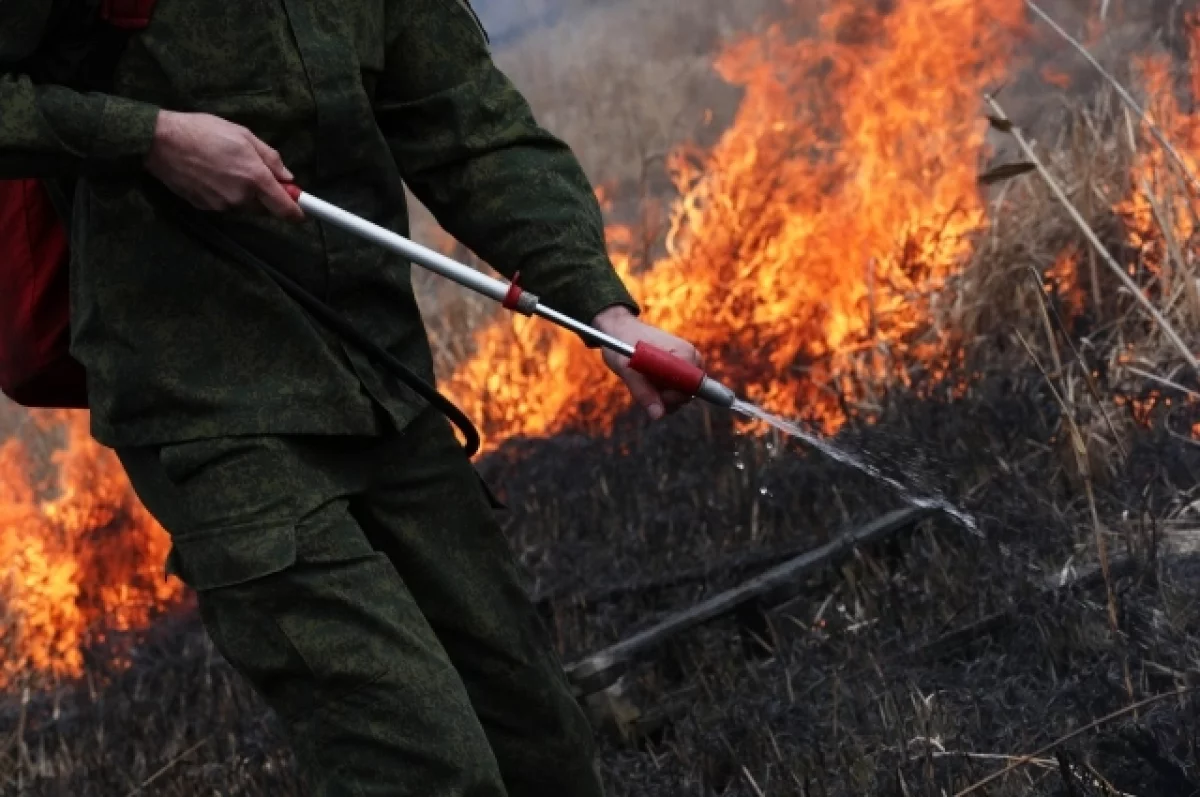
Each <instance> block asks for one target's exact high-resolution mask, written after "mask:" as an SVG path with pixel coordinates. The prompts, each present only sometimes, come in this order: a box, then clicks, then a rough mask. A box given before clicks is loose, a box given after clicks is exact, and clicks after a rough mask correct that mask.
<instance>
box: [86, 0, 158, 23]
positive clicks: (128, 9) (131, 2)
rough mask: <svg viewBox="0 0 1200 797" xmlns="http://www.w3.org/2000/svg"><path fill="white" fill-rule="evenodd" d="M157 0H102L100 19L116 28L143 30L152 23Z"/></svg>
mask: <svg viewBox="0 0 1200 797" xmlns="http://www.w3.org/2000/svg"><path fill="white" fill-rule="evenodd" d="M156 2H157V0H101V2H100V19H102V20H104V21H105V22H107V23H108V24H110V25H112V26H113V27H114V28H121V29H122V30H142V29H143V28H145V27H146V26H147V25H149V24H150V15H151V14H153V13H154V4H155V3H156Z"/></svg>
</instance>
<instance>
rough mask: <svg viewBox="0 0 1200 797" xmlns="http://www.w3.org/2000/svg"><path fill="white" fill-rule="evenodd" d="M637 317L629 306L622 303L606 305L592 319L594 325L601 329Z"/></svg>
mask: <svg viewBox="0 0 1200 797" xmlns="http://www.w3.org/2000/svg"><path fill="white" fill-rule="evenodd" d="M632 318H637V316H635V315H634V314H633V313H632V312H631V311H630V309H629V308H628V307H626V306H625V305H622V304H614V305H613V306H611V307H606V308H604V309H603V310H601V311H600V312H598V313H596V316H595V317H594V318H593V319H592V326H594V327H595V328H596V329H599V330H601V331H603V330H605V329H607V328H610V327H613V326H619V325H620V324H622V323H624V322H627V321H628V320H629V319H632Z"/></svg>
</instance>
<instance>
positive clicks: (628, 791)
mask: <svg viewBox="0 0 1200 797" xmlns="http://www.w3.org/2000/svg"><path fill="white" fill-rule="evenodd" d="M934 393H935V395H934V396H933V397H931V398H926V399H923V400H917V399H915V398H899V399H896V400H895V401H893V402H892V404H891V405H889V406H887V407H886V408H884V411H883V417H882V418H881V419H880V420H879V421H878V422H877V423H875V424H873V425H870V426H861V427H856V426H853V425H852V426H851V427H849V428H847V429H846V430H844V431H843V433H842V434H841V435H840V436H839V440H840V441H841V442H842V443H843V444H844V445H846V446H847V447H848V448H851V449H853V448H856V447H862V448H863V449H865V450H867V451H869V452H871V458H872V460H873V461H875V462H876V463H877V464H879V465H880V466H881V467H883V468H884V469H885V470H886V471H889V472H893V473H896V474H898V475H901V476H902V477H903V478H904V479H906V480H908V481H910V483H911V482H912V481H914V480H915V481H917V482H922V483H923V484H922V485H921V487H922V488H923V489H926V490H939V491H942V492H944V493H945V495H946V496H947V497H948V498H950V499H951V500H954V501H956V502H958V503H959V504H960V505H961V506H963V507H964V508H966V509H968V510H970V511H971V512H973V513H975V515H976V517H977V518H978V519H979V521H980V525H981V531H982V536H977V535H975V534H972V533H971V532H969V531H967V530H965V529H964V528H962V527H961V526H959V525H957V524H955V523H953V522H952V521H950V520H949V519H946V518H944V517H942V516H937V517H934V518H931V519H928V520H924V521H921V522H920V523H919V524H917V525H916V526H915V527H914V528H912V529H908V530H906V531H904V532H901V533H899V534H897V535H895V536H893V537H891V538H889V539H888V540H887V541H885V542H882V543H879V544H877V545H872V546H867V547H865V548H863V549H861V550H860V551H858V552H857V554H856V555H855V556H854V557H852V558H851V559H849V560H847V561H846V562H845V563H843V564H842V565H840V566H839V567H837V568H835V569H833V570H831V571H826V572H824V573H822V574H821V575H819V576H817V577H814V578H812V579H810V580H809V581H807V582H806V583H804V584H802V585H800V587H801V589H800V592H799V597H797V598H796V599H794V600H793V601H792V603H791V604H790V605H789V607H788V608H787V610H786V611H785V612H782V613H780V612H775V613H772V614H770V615H769V616H768V617H767V618H766V619H763V616H762V615H757V617H755V616H749V615H746V614H745V613H743V615H742V616H741V617H733V618H724V619H721V620H718V621H715V622H713V623H711V624H709V625H708V626H706V627H704V628H703V629H702V630H701V631H698V632H696V633H693V634H691V635H688V636H686V637H684V638H682V639H680V640H678V641H677V642H675V643H672V644H670V645H668V646H667V647H665V648H664V649H662V650H660V651H659V652H657V653H656V654H655V655H654V656H652V657H650V658H649V659H647V660H646V661H645V662H644V663H643V664H642V665H640V666H639V667H638V668H636V669H635V671H634V672H633V674H632V675H631V677H630V681H631V685H632V686H631V688H632V689H633V694H634V695H635V696H636V699H637V700H638V701H639V704H640V705H641V706H643V707H645V708H646V709H647V710H651V711H653V710H655V709H658V708H663V707H672V708H676V709H679V710H677V711H674V712H672V714H671V717H672V719H671V720H670V721H669V722H667V723H666V724H665V725H663V726H662V727H659V728H657V729H655V730H654V731H653V732H652V733H649V734H648V735H646V736H644V737H639V738H637V739H634V740H630V741H624V740H620V739H618V738H616V737H614V736H611V735H608V734H606V733H605V734H602V739H603V742H602V748H603V768H604V771H605V775H606V777H607V779H608V786H609V790H610V793H611V794H612V795H697V797H700V796H701V795H716V794H722V795H747V796H748V797H753V796H754V795H831V796H832V795H852V794H854V795H859V794H878V795H889V796H890V795H896V796H897V797H902V796H904V795H941V794H949V795H953V794H956V793H960V792H962V790H964V789H967V788H968V787H969V786H970V785H971V784H973V783H976V782H977V781H980V780H982V779H983V778H985V777H987V776H988V775H989V774H991V773H994V772H997V771H998V770H1001V769H1003V768H1004V767H1005V766H1006V765H1007V764H1009V763H1014V762H1015V759H1014V757H1016V756H1021V755H1025V754H1029V753H1035V752H1036V753H1037V755H1036V756H1035V757H1034V758H1033V759H1032V760H1029V761H1023V762H1015V763H1019V764H1020V766H1019V767H1017V768H1016V769H1015V771H1014V772H1013V773H1012V774H1010V775H1008V776H1005V777H1003V778H1000V779H997V780H994V781H992V782H991V783H989V784H987V785H986V788H984V789H980V790H977V791H974V792H971V793H973V794H989V795H1017V794H1022V795H1024V794H1037V795H1063V796H1064V797H1067V796H1069V795H1093V794H1095V795H1099V794H1117V793H1126V794H1136V795H1141V796H1146V795H1188V794H1197V793H1200V759H1198V757H1197V748H1196V739H1197V733H1198V731H1200V703H1198V702H1197V700H1196V698H1195V693H1193V692H1191V691H1189V690H1190V689H1191V688H1193V686H1194V685H1195V684H1197V683H1200V681H1198V680H1197V675H1198V671H1197V665H1196V661H1198V660H1200V658H1198V657H1200V645H1198V644H1197V642H1196V641H1195V632H1196V631H1197V628H1198V627H1200V608H1198V607H1200V602H1198V601H1197V598H1198V597H1200V595H1198V594H1197V593H1200V585H1198V576H1200V562H1198V561H1197V559H1196V557H1195V556H1194V555H1192V554H1190V553H1189V545H1188V540H1189V537H1190V536H1195V534H1196V531H1194V530H1193V531H1191V534H1190V535H1189V528H1200V524H1197V522H1196V518H1195V510H1194V509H1191V508H1189V503H1190V502H1191V501H1192V500H1194V499H1195V497H1196V489H1197V486H1198V485H1200V478H1198V477H1200V446H1197V445H1196V444H1195V443H1193V442H1191V441H1190V440H1189V439H1187V438H1186V437H1184V436H1182V435H1180V434H1178V431H1179V430H1186V429H1189V428H1190V426H1191V424H1192V423H1194V422H1195V421H1196V420H1198V418H1197V417H1196V416H1195V410H1194V409H1193V410H1192V412H1193V415H1192V417H1181V416H1179V415H1178V413H1179V412H1180V410H1179V409H1178V407H1176V409H1174V410H1169V409H1166V408H1164V409H1162V411H1161V412H1160V413H1159V414H1158V415H1156V416H1155V417H1154V418H1153V423H1152V425H1151V426H1150V427H1149V428H1140V429H1139V431H1137V432H1136V433H1132V434H1131V436H1129V437H1128V438H1127V440H1126V445H1127V447H1128V448H1129V451H1128V456H1126V457H1125V458H1124V459H1118V458H1117V457H1115V456H1114V457H1111V458H1109V459H1108V460H1107V461H1108V462H1113V463H1116V462H1119V464H1113V465H1108V466H1105V467H1098V468H1096V469H1095V471H1096V472H1095V476H1094V478H1095V482H1096V484H1095V496H1096V503H1097V510H1098V514H1099V517H1100V518H1101V519H1102V521H1103V523H1104V526H1105V531H1104V536H1105V540H1106V544H1107V546H1108V550H1109V554H1110V556H1111V557H1112V559H1113V562H1112V571H1113V577H1112V579H1111V588H1112V605H1113V608H1114V609H1115V618H1116V622H1117V627H1118V629H1119V631H1118V632H1117V633H1114V632H1113V630H1112V627H1111V624H1110V619H1109V618H1110V614H1109V598H1108V590H1107V589H1106V587H1105V583H1104V579H1103V578H1102V577H1088V575H1087V574H1088V573H1089V572H1094V571H1089V567H1090V566H1091V565H1093V564H1094V563H1095V562H1096V555H1095V551H1096V541H1095V540H1096V537H1095V531H1094V530H1093V527H1092V523H1091V520H1090V511H1089V506H1088V503H1087V500H1086V497H1085V491H1084V490H1083V489H1082V487H1083V483H1082V482H1081V480H1080V478H1079V476H1078V475H1077V474H1078V471H1077V470H1076V469H1074V468H1073V467H1071V466H1070V461H1071V460H1070V455H1069V448H1066V447H1065V443H1064V442H1063V430H1062V428H1061V425H1060V418H1059V414H1058V410H1057V406H1056V404H1055V401H1054V399H1053V397H1052V396H1051V395H1050V394H1049V393H1048V391H1046V390H1045V389H1044V387H1043V382H1042V381H1041V379H1040V377H1038V376H1037V375H1036V374H1035V375H1023V376H1011V377H1005V378H993V379H990V380H987V381H984V382H982V383H979V384H977V385H976V386H974V387H973V388H972V390H971V391H970V393H969V394H968V395H967V396H965V397H963V398H960V399H956V400H949V399H946V400H941V399H939V398H937V397H936V391H934ZM1160 406H1161V405H1160ZM1172 413H1174V414H1172ZM1173 432H1174V433H1173ZM767 442H771V441H769V440H767V441H764V440H762V439H757V438H752V437H750V436H747V435H739V434H736V433H735V432H734V430H733V429H732V428H731V426H730V423H729V421H728V419H727V418H724V417H723V416H721V415H720V414H719V413H717V412H715V411H711V412H710V411H707V410H705V408H702V407H693V408H689V409H688V410H687V411H685V412H683V413H681V414H680V415H678V416H676V417H674V418H672V419H671V420H670V421H669V422H667V423H663V424H659V425H656V426H654V427H650V426H647V425H646V424H644V423H643V422H642V421H641V420H640V419H638V418H636V417H629V418H625V419H622V420H621V421H620V422H619V423H618V425H617V428H616V429H615V430H614V432H613V434H612V435H610V436H607V437H599V438H592V437H587V436H583V435H578V436H574V435H561V436H559V437H556V438H554V439H551V440H540V441H535V440H526V441H510V442H509V443H507V444H505V446H504V447H503V448H502V449H501V450H500V451H498V452H496V453H495V454H493V455H491V456H489V457H488V458H487V460H485V461H484V462H483V463H482V465H481V468H482V470H483V471H484V473H485V474H486V475H487V477H488V478H489V480H490V481H491V482H492V483H493V485H495V486H496V487H497V489H498V490H499V491H500V492H501V493H502V495H503V496H505V497H506V498H507V500H508V502H509V503H510V506H511V509H510V511H509V512H508V513H507V515H506V521H505V522H506V533H507V534H508V535H509V537H510V539H511V540H512V543H513V546H514V550H515V551H516V553H517V555H518V556H519V557H520V558H521V560H522V561H523V562H524V564H525V565H526V566H527V568H528V569H529V572H530V576H531V584H530V588H531V591H532V592H533V593H534V595H535V596H536V597H537V598H538V600H539V603H540V605H541V606H542V607H543V609H544V614H545V616H546V618H547V620H548V622H549V623H550V624H551V627H552V628H553V630H554V632H555V637H556V639H557V640H558V644H559V647H560V650H561V652H562V654H563V655H564V657H566V658H567V659H574V658H577V657H579V656H581V655H583V654H585V653H587V652H589V651H594V650H597V649H599V648H601V647H603V646H605V645H607V644H609V643H611V642H614V641H616V640H617V639H619V638H620V637H622V636H623V635H626V634H628V633H630V632H632V631H635V630H637V629H639V628H643V627H646V626H647V625H649V624H651V623H653V622H654V621H655V620H657V619H660V618H662V617H663V616H665V615H667V614H668V613H670V612H671V611H674V610H678V609H680V608H683V607H686V606H688V605H690V604H692V603H694V602H695V601H696V600H698V599H701V598H703V597H706V596H708V595H710V594H713V593H714V592H716V591H717V590H720V589H722V588H725V587H728V586H731V585H733V584H734V583H736V582H737V581H738V580H739V579H741V578H745V577H747V576H749V575H753V574H754V573H755V572H756V571H757V570H761V569H762V568H763V567H764V566H765V565H763V564H762V562H761V560H763V559H765V558H766V556H767V554H769V553H771V552H777V551H789V550H795V549H804V548H809V547H814V546H816V545H819V544H821V543H823V542H825V541H827V540H829V539H831V538H832V537H833V536H834V535H836V534H837V533H838V532H839V531H842V530H844V529H846V528H847V527H849V526H852V525H854V524H857V523H862V522H864V521H867V520H869V519H871V518H873V517H875V516H877V515H880V514H882V513H884V512H886V511H889V510H891V509H894V508H897V507H898V506H900V502H899V501H898V499H897V498H896V496H895V494H894V493H893V492H892V491H890V490H888V489H885V488H881V487H880V486H879V485H878V484H877V483H876V482H874V481H873V480H871V479H870V478H868V477H865V476H862V475H860V474H858V473H857V472H856V471H853V470H850V469H848V468H847V467H845V466H843V465H838V464H836V463H831V462H830V461H828V460H827V459H825V458H824V457H821V456H820V455H817V454H814V453H806V452H805V451H803V450H802V449H800V448H799V447H797V446H795V445H787V444H780V441H778V440H776V441H773V442H772V445H771V446H770V448H768V446H767ZM1102 464H1103V463H1102ZM755 561H758V564H757V565H756V564H755ZM732 565H740V567H732ZM706 571H707V572H706ZM680 573H690V574H691V576H692V577H690V578H687V579H683V580H682V583H672V582H673V581H675V580H677V579H674V578H673V576H674V575H677V574H680ZM696 573H701V574H702V575H701V576H700V577H697V576H696ZM1056 576H1058V577H1061V578H1065V579H1066V580H1067V581H1068V582H1072V585H1069V586H1068V587H1065V588H1048V587H1047V585H1048V583H1050V582H1051V580H1052V579H1054V578H1055V577H1056ZM1060 580H1061V579H1060ZM1054 583H1056V584H1057V583H1059V582H1058V581H1055V582H1054ZM747 629H750V630H755V631H756V633H757V636H754V635H751V634H749V633H747ZM757 639H761V640H762V642H761V643H760V642H758V641H756V640H757ZM103 660H104V659H103V656H102V655H98V656H97V660H96V662H95V663H94V665H93V667H92V672H93V675H92V677H91V678H89V682H88V683H85V684H80V685H77V686H74V687H70V688H64V689H63V690H61V691H59V692H58V693H56V694H54V695H49V694H38V695H32V696H30V698H29V701H28V703H27V705H25V706H24V707H22V705H21V700H20V697H19V696H18V695H9V696H8V698H7V700H6V701H5V703H4V707H3V711H2V713H0V739H4V740H5V741H3V742H0V745H2V747H0V777H3V778H7V780H6V781H0V792H2V793H4V794H29V795H73V796H78V797H88V796H90V795H124V794H133V793H137V794H143V795H185V794H186V795H191V794H220V795H267V794H269V795H292V794H302V793H303V792H302V791H301V789H300V787H299V786H298V784H297V782H296V780H295V776H294V770H293V764H292V761H291V758H290V756H289V754H288V753H287V751H286V746H285V745H284V743H283V742H282V740H281V738H280V737H279V735H278V734H277V732H276V729H275V726H274V724H273V722H272V719H271V716H270V714H269V713H268V712H267V711H265V710H264V708H263V707H262V705H261V703H260V702H259V701H258V700H257V698H256V697H255V696H254V695H253V694H251V693H250V692H249V691H248V690H247V688H246V687H245V686H244V685H243V684H242V683H241V682H240V680H239V679H238V678H237V677H236V676H235V675H234V674H233V673H232V672H231V671H230V670H229V668H228V666H227V665H225V664H224V662H222V661H221V659H220V657H219V656H218V655H217V654H215V653H214V652H213V650H212V648H211V646H210V645H209V644H208V642H207V639H206V638H205V636H204V635H203V632H202V631H201V630H200V629H199V626H198V623H197V621H196V620H195V618H194V616H193V615H192V614H191V613H190V612H188V611H186V610H184V611H179V612H176V613H175V614H173V615H172V616H170V617H166V618H163V620H162V621H161V622H160V623H159V624H157V625H156V626H155V627H154V628H152V629H151V630H150V631H149V632H148V633H147V634H146V635H145V637H144V639H142V640H141V642H140V644H139V646H138V647H137V648H136V649H135V651H134V660H133V665H132V666H131V667H130V668H129V669H127V670H125V671H123V672H120V673H115V674H109V675H106V674H105V669H106V668H105V665H104V664H103ZM106 680H107V681H108V683H107V685H101V684H103V683H104V682H105V681H106ZM1156 696H1159V697H1158V699H1155V700H1151V701H1150V702H1147V703H1146V704H1144V705H1142V706H1140V707H1139V708H1137V709H1136V710H1129V709H1130V706H1131V704H1134V703H1137V702H1138V701H1145V700H1147V699H1149V698H1155V697H1156ZM1122 710H1124V711H1123V713H1121V714H1119V715H1118V716H1115V717H1112V718H1108V719H1104V721H1102V722H1099V723H1097V725H1096V727H1094V728H1089V727H1087V726H1088V725H1089V723H1093V722H1095V721H1097V720H1100V719H1102V718H1105V717H1106V716H1107V715H1110V714H1112V713H1114V712H1121V711H1122ZM1072 734H1074V735H1072ZM1063 737H1069V738H1066V739H1065V740H1064V741H1062V742H1061V743H1059V744H1052V743H1054V742H1056V740H1060V739H1062V738H1063ZM1043 748H1049V749H1046V750H1045V751H1043V752H1038V751H1041V750H1042V749H1043ZM1104 783H1107V784H1109V785H1108V786H1105V785H1103V784H1104ZM139 789H140V790H139ZM1105 789H1108V791H1106V790H1105Z"/></svg>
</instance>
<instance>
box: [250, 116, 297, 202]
mask: <svg viewBox="0 0 1200 797" xmlns="http://www.w3.org/2000/svg"><path fill="white" fill-rule="evenodd" d="M248 136H249V140H250V144H251V146H253V147H254V151H255V152H256V153H257V154H258V157H259V158H260V159H261V160H262V165H263V168H262V169H261V170H259V172H258V174H257V175H256V177H255V180H254V185H255V188H256V189H257V194H258V200H259V201H260V202H261V203H262V204H263V206H264V207H266V209H267V210H268V211H269V212H270V213H271V214H272V215H274V216H278V217H279V218H281V219H287V220H289V221H300V220H301V219H303V218H304V211H302V210H301V209H300V206H299V205H297V204H296V201H295V200H294V199H292V198H291V197H290V196H289V195H288V193H287V191H284V190H283V185H282V183H286V182H291V181H292V180H293V179H294V178H293V176H292V173H291V172H290V171H288V168H287V167H286V166H284V165H283V159H282V158H281V157H279V153H278V152H276V151H275V150H274V149H273V148H272V147H270V146H268V145H267V144H265V143H264V142H262V141H261V140H259V138H258V137H257V136H255V135H253V134H249V133H248Z"/></svg>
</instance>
